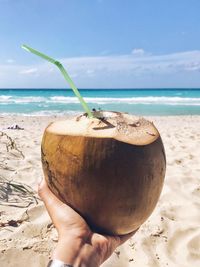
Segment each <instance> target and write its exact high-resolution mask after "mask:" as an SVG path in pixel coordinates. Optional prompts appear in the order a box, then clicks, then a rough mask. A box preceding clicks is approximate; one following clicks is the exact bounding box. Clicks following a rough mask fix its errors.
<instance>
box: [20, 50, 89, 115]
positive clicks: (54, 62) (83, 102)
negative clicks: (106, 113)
mask: <svg viewBox="0 0 200 267" xmlns="http://www.w3.org/2000/svg"><path fill="white" fill-rule="evenodd" d="M21 47H22V48H23V49H25V50H26V51H28V52H31V53H33V54H35V55H37V56H39V57H41V58H43V59H46V60H47V61H49V62H51V63H53V64H54V65H56V66H57V67H58V68H59V70H60V71H61V73H62V74H63V76H64V78H65V80H66V81H67V82H68V83H69V85H70V86H71V88H72V90H73V92H74V94H75V95H76V96H77V97H78V99H79V101H80V103H81V105H82V106H83V109H84V110H85V111H86V113H87V114H88V117H89V118H93V117H94V116H93V114H92V112H91V111H90V109H89V107H88V105H87V103H86V102H85V100H84V99H83V98H82V96H81V94H80V93H79V91H78V89H77V88H76V86H75V84H74V82H73V81H72V79H71V78H70V77H69V75H68V73H67V71H66V70H65V68H64V67H63V65H62V64H61V63H60V62H59V61H57V60H55V59H53V58H51V57H48V56H47V55H44V54H43V53H40V52H39V51H37V50H35V49H33V48H31V47H29V46H27V45H22V46H21Z"/></svg>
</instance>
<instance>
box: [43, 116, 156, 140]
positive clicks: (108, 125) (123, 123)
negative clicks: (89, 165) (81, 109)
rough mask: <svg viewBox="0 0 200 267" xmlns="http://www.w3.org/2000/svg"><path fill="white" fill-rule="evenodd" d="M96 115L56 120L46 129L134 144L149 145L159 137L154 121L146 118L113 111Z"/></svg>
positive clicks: (51, 131)
mask: <svg viewBox="0 0 200 267" xmlns="http://www.w3.org/2000/svg"><path fill="white" fill-rule="evenodd" d="M94 115H95V116H96V117H94V118H88V117H87V116H86V115H85V114H83V115H81V116H77V117H73V118H68V119H66V120H63V121H56V122H53V123H51V124H50V125H49V127H48V128H47V129H46V130H47V131H48V132H50V133H54V134H56V135H70V136H86V137H94V138H113V139H116V140H118V141H121V142H125V143H129V144H133V145H147V144H150V143H152V142H154V141H155V140H156V139H157V138H158V137H159V133H158V130H157V129H156V128H155V126H154V125H153V123H151V122H150V121H148V120H145V119H144V118H141V117H137V116H133V115H130V114H127V113H120V112H111V111H101V112H94Z"/></svg>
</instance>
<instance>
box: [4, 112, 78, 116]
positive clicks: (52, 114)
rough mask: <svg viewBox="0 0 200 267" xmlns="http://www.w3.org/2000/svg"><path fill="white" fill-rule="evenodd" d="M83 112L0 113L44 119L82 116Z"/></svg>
mask: <svg viewBox="0 0 200 267" xmlns="http://www.w3.org/2000/svg"><path fill="white" fill-rule="evenodd" d="M82 113H83V112H81V111H72V110H68V111H60V110H42V111H35V112H31V113H20V112H19V113H17V112H11V113H9V112H2V113H0V114H1V116H25V117H27V116H28V117H32V116H33V117H34V116H37V117H40V116H41V117H43V116H76V115H79V114H82Z"/></svg>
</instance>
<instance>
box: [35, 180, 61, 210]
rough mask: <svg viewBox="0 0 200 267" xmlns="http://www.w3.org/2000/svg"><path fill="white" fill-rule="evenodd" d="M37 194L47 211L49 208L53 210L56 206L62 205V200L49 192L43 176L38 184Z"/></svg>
mask: <svg viewBox="0 0 200 267" xmlns="http://www.w3.org/2000/svg"><path fill="white" fill-rule="evenodd" d="M38 195H39V196H40V197H41V199H42V201H43V202H44V204H45V206H46V208H47V210H48V211H49V212H51V210H55V208H57V207H58V206H62V205H63V202H62V201H61V200H59V199H58V198H57V197H56V196H55V195H54V194H53V193H52V192H51V190H50V189H49V187H48V184H47V182H46V179H45V178H43V180H42V181H41V182H40V184H39V185H38Z"/></svg>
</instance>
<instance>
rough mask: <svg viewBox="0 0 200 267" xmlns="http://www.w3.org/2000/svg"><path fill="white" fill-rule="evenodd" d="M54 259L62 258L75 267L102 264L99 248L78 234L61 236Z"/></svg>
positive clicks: (93, 266) (94, 266) (92, 266)
mask: <svg viewBox="0 0 200 267" xmlns="http://www.w3.org/2000/svg"><path fill="white" fill-rule="evenodd" d="M52 259H56V260H60V261H62V262H64V263H66V264H68V265H70V266H73V267H98V266H100V256H99V253H98V249H97V248H95V247H93V246H92V244H90V242H88V241H85V240H84V239H82V238H80V237H77V236H76V237H75V236H68V237H66V236H64V237H60V238H59V240H58V243H57V246H56V248H55V250H54V252H53V255H52Z"/></svg>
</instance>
